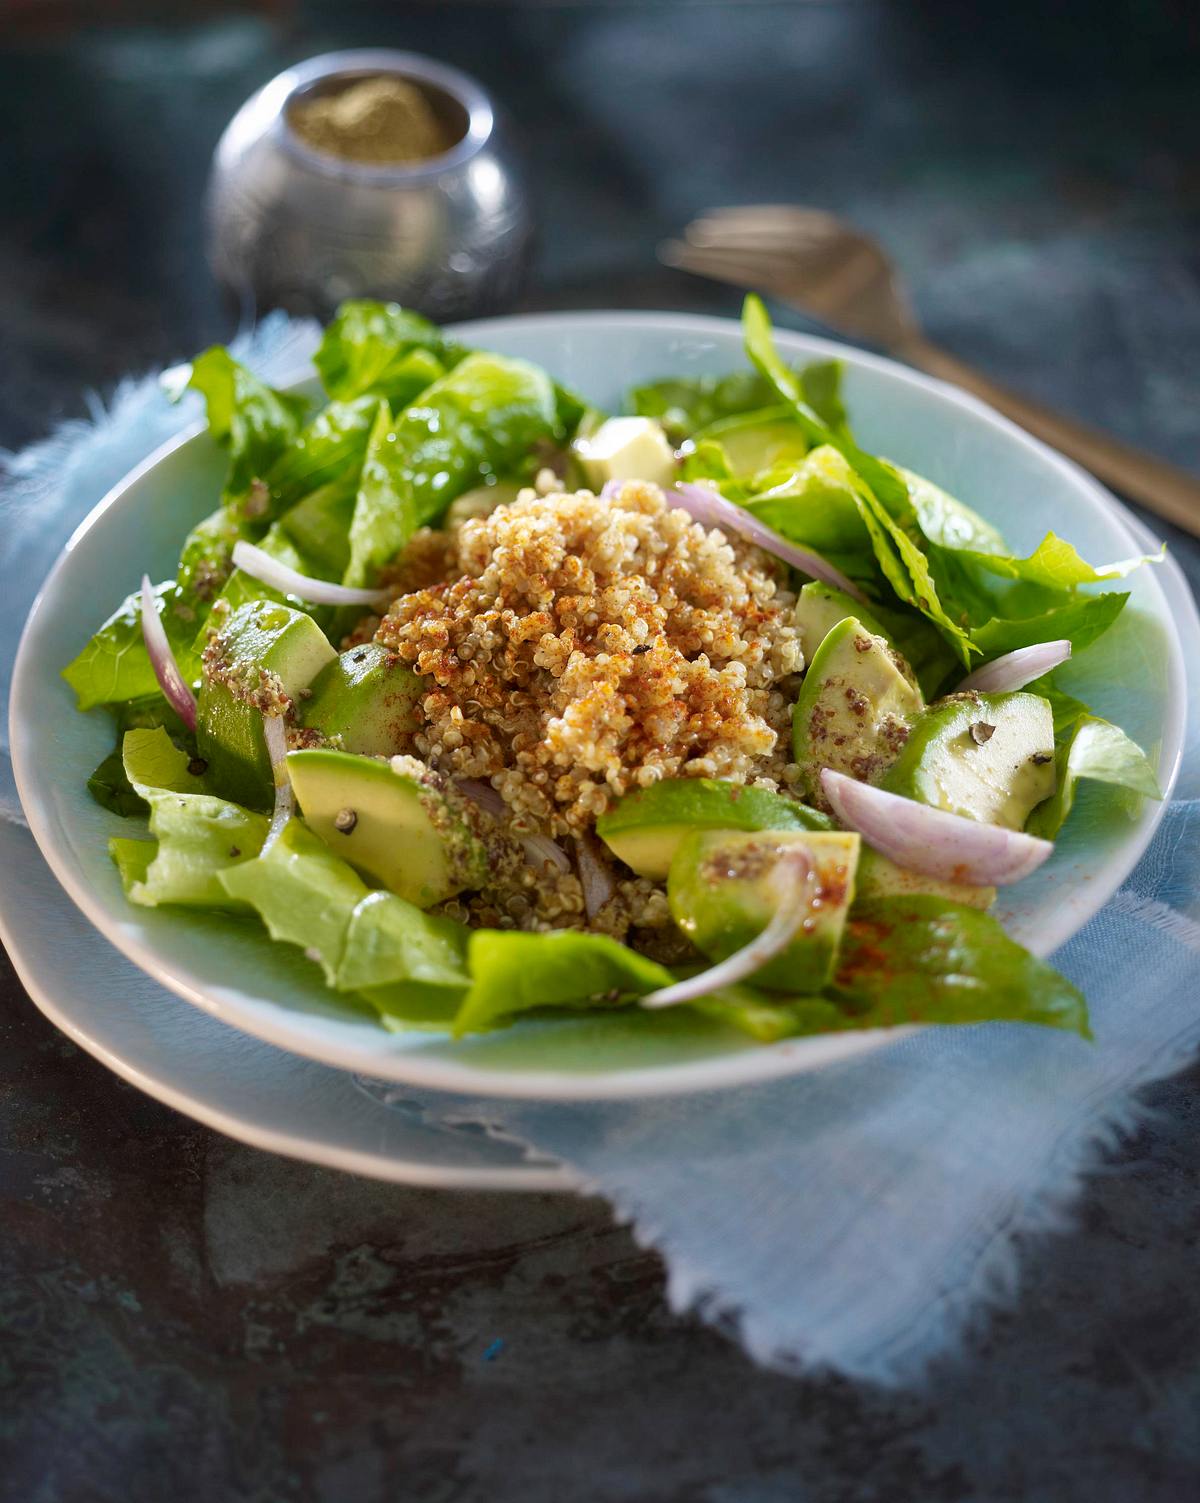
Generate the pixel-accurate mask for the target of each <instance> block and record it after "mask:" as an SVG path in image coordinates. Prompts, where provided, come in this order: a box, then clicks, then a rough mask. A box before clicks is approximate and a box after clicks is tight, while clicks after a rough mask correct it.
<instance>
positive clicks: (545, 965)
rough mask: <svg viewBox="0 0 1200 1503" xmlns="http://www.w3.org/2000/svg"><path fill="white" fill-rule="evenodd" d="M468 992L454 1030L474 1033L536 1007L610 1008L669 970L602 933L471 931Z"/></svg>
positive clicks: (664, 982)
mask: <svg viewBox="0 0 1200 1503" xmlns="http://www.w3.org/2000/svg"><path fill="white" fill-rule="evenodd" d="M467 953H468V957H469V960H470V971H471V987H470V990H469V991H468V992H467V994H466V996H465V997H464V998H463V1001H462V1006H461V1007H460V1009H459V1011H458V1014H457V1016H456V1017H455V1020H454V1032H455V1034H456V1035H458V1036H461V1035H462V1034H464V1033H477V1032H479V1031H480V1030H481V1029H487V1028H492V1027H495V1026H496V1025H497V1024H499V1023H503V1022H507V1021H509V1020H510V1019H511V1018H513V1017H514V1016H516V1014H517V1013H522V1012H528V1011H529V1010H530V1009H531V1008H536V1007H562V1006H576V1007H616V1006H620V1005H622V1004H623V1003H625V1002H628V1001H629V1000H630V999H631V998H633V997H638V996H642V995H643V994H644V993H646V992H650V991H654V990H655V988H656V987H660V986H668V985H670V983H671V981H672V979H673V978H672V976H671V973H670V971H668V970H666V969H665V968H664V967H663V966H661V965H658V964H656V963H655V962H654V961H653V960H647V959H646V958H645V956H643V955H639V954H638V953H637V952H636V951H635V950H630V949H628V948H627V947H626V946H625V945H622V944H619V943H618V942H617V941H616V940H615V939H609V938H608V937H607V935H603V934H581V933H579V932H577V931H576V930H573V929H556V930H554V931H553V932H552V933H550V934H523V933H519V932H517V931H516V930H501V929H477V930H475V931H474V932H473V933H472V935H471V938H470V942H469V944H468V951H467Z"/></svg>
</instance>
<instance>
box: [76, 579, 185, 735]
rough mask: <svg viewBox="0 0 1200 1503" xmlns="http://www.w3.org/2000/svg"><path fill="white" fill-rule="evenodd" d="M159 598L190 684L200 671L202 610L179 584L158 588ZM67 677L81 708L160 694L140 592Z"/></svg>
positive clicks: (118, 611) (116, 614) (107, 624)
mask: <svg viewBox="0 0 1200 1503" xmlns="http://www.w3.org/2000/svg"><path fill="white" fill-rule="evenodd" d="M154 599H155V604H156V606H157V608H158V614H159V616H160V617H161V618H162V623H163V626H164V627H165V628H166V633H167V641H168V642H170V644H171V647H172V650H173V651H174V653H175V658H176V661H177V662H178V663H179V670H180V672H181V673H182V674H183V676H184V678H185V679H187V680H188V682H189V683H190V682H192V681H194V680H195V678H196V677H197V675H198V674H199V672H200V664H199V662H198V661H197V659H196V658H195V655H194V654H193V653H192V650H191V642H192V637H193V635H194V633H195V630H196V612H195V610H194V609H193V608H192V607H191V606H190V605H188V604H187V602H186V601H185V600H184V599H183V598H182V596H181V594H180V591H179V587H178V586H177V585H176V584H175V582H174V581H173V580H169V581H167V583H165V584H160V585H156V586H155V588H154ZM62 676H63V678H65V679H66V681H67V683H69V684H70V686H71V688H72V689H74V691H75V699H76V704H77V706H78V708H79V709H81V710H91V709H94V708H95V706H96V705H109V704H123V703H124V702H125V701H126V700H130V699H144V698H146V697H147V696H151V695H156V694H157V693H158V680H157V679H156V678H155V676H154V669H153V668H152V667H151V665H150V655H149V653H148V652H147V651H146V644H145V642H144V641H143V639H142V601H141V596H140V594H137V593H135V594H133V595H129V596H127V597H126V598H125V599H124V600H123V601H122V602H121V604H120V605H119V606H118V607H117V609H116V610H115V611H114V612H113V613H112V615H111V616H110V617H109V618H108V620H107V621H106V622H105V623H104V625H103V626H102V627H101V628H100V630H99V631H98V632H97V633H96V635H95V636H94V637H92V639H91V641H90V642H88V644H87V646H86V647H85V648H84V649H83V651H82V652H81V653H80V654H79V656H78V657H77V658H75V659H74V660H73V661H72V662H70V663H68V664H67V666H66V667H65V668H64V669H63V670H62Z"/></svg>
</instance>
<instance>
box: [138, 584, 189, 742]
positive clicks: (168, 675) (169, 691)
mask: <svg viewBox="0 0 1200 1503" xmlns="http://www.w3.org/2000/svg"><path fill="white" fill-rule="evenodd" d="M142 640H143V641H144V642H145V644H146V651H147V652H148V653H149V654H150V666H151V668H153V669H154V677H155V678H156V679H157V680H158V687H159V688H160V689H161V690H162V691H163V694H164V695H165V696H166V699H167V703H168V704H169V705H170V706H171V707H172V708H173V709H174V710H175V712H176V713H177V714H178V716H179V718H180V720H182V721H183V723H184V725H186V726H187V728H188V730H189V731H194V730H195V729H196V696H195V695H194V694H193V693H192V691H191V689H190V688H189V687H188V685H187V682H186V681H185V679H184V677H183V674H182V673H180V671H179V664H178V663H177V662H176V661H175V654H174V653H173V652H172V651H171V644H170V642H168V641H167V629H166V627H165V626H164V625H163V624H162V617H161V616H160V615H159V614H158V606H157V603H156V602H155V599H154V588H153V586H152V585H151V583H150V578H149V575H146V574H143V575H142Z"/></svg>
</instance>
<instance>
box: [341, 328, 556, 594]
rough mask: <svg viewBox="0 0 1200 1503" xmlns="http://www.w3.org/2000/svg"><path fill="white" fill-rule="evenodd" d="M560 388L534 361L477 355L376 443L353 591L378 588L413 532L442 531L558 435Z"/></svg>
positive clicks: (378, 429)
mask: <svg viewBox="0 0 1200 1503" xmlns="http://www.w3.org/2000/svg"><path fill="white" fill-rule="evenodd" d="M556 424H557V409H556V405H555V396H554V387H553V385H552V383H551V381H550V379H549V377H548V376H547V375H546V374H545V372H544V371H541V370H539V369H538V368H537V367H536V366H533V365H529V364H528V363H527V362H526V361H524V360H509V359H506V358H504V357H503V356H500V355H482V354H480V355H468V356H467V357H466V359H465V360H463V361H462V362H461V363H460V364H459V365H457V366H455V368H454V369H453V370H452V371H451V372H450V373H449V374H448V375H446V376H443V377H442V378H441V379H440V380H438V381H435V382H434V384H433V385H432V386H431V387H429V389H428V390H427V391H426V392H425V393H424V395H423V396H422V398H421V401H420V402H418V403H416V404H415V405H413V406H411V407H407V408H405V410H404V411H403V412H401V413H399V414H398V415H397V416H396V417H395V419H394V420H392V421H390V422H389V423H388V424H387V425H386V426H385V424H384V420H383V416H382V413H381V414H380V416H379V419H378V421H377V422H376V424H375V426H374V427H373V429H372V432H371V442H370V447H369V450H368V454H367V459H366V462H365V463H364V465H363V477H362V482H361V484H360V486H359V491H358V499H357V501H356V503H355V508H354V520H353V522H352V523H351V527H350V562H349V564H348V566H347V569H346V573H345V583H346V584H348V585H366V584H372V583H373V582H374V580H375V577H376V575H377V574H378V571H379V569H380V567H381V566H382V565H383V564H385V563H387V562H388V560H389V559H392V558H394V557H395V556H396V554H397V553H398V552H399V551H400V549H401V548H403V547H404V545H405V543H406V542H407V541H408V539H409V537H410V536H411V535H412V532H413V529H414V528H416V527H421V526H424V525H426V524H427V523H431V522H436V521H437V520H438V519H439V518H440V517H441V515H442V513H443V512H444V511H445V510H446V508H447V507H448V506H449V504H450V502H451V501H453V500H454V498H455V496H458V495H461V494H462V492H463V491H465V490H466V489H468V487H469V486H471V485H477V484H479V483H481V482H485V481H489V480H492V479H494V478H496V477H497V476H499V475H501V474H503V473H504V472H505V471H507V470H509V469H511V468H512V467H513V466H515V465H516V464H517V462H518V461H519V460H521V459H523V458H524V457H525V456H526V455H527V454H528V452H529V450H530V449H531V448H532V447H533V445H534V444H535V443H536V442H537V440H538V439H541V438H548V437H550V436H552V435H553V434H554V433H555V432H556Z"/></svg>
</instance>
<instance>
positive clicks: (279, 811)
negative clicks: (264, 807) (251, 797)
mask: <svg viewBox="0 0 1200 1503" xmlns="http://www.w3.org/2000/svg"><path fill="white" fill-rule="evenodd" d="M263 739H264V740H265V741H266V743H267V753H268V755H269V756H270V758H271V777H272V779H273V780H274V783H275V808H274V809H273V810H272V812H271V826H270V829H268V831H267V838H266V839H265V840H264V841H263V846H262V850H261V851H260V852H259V855H260V856H265V855H266V854H267V852H268V851H269V850H270V849H271V847H272V846H273V845H274V844H275V842H276V841H277V840H278V839H279V837H280V835H281V834H282V833H283V827H284V826H285V825H286V824H287V822H288V820H289V819H291V817H292V812H293V810H294V809H295V807H296V800H295V796H294V795H293V793H292V780H291V778H290V777H289V776H288V768H287V749H288V748H287V728H286V726H285V725H284V723H283V716H282V715H264V716H263Z"/></svg>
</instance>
